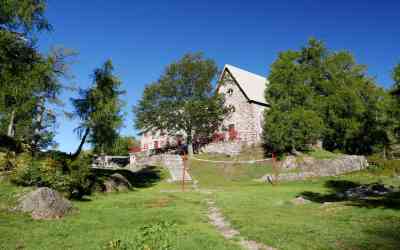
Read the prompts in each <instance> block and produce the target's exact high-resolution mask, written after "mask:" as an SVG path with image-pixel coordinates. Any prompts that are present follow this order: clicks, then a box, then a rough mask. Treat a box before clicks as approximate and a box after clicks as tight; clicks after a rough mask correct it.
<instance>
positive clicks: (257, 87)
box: [219, 64, 268, 105]
mask: <svg viewBox="0 0 400 250" xmlns="http://www.w3.org/2000/svg"><path fill="white" fill-rule="evenodd" d="M225 71H228V72H229V73H230V74H231V75H232V77H233V78H234V80H235V81H236V83H237V84H238V85H239V87H240V88H241V90H242V91H243V92H244V94H245V96H246V97H247V98H248V99H249V101H253V102H258V103H260V104H265V105H268V103H267V101H266V100H265V97H264V92H265V89H266V87H267V84H268V80H267V79H266V78H265V77H262V76H259V75H256V74H254V73H251V72H249V71H246V70H243V69H240V68H238V67H235V66H232V65H229V64H226V65H225V67H224V70H223V71H222V74H221V76H220V79H219V80H221V78H222V77H223V75H224V73H225Z"/></svg>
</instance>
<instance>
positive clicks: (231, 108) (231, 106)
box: [228, 105, 236, 112]
mask: <svg viewBox="0 0 400 250" xmlns="http://www.w3.org/2000/svg"><path fill="white" fill-rule="evenodd" d="M228 109H230V111H231V112H235V111H236V109H235V106H233V105H228Z"/></svg>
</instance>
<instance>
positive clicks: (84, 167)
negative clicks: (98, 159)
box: [66, 155, 94, 199]
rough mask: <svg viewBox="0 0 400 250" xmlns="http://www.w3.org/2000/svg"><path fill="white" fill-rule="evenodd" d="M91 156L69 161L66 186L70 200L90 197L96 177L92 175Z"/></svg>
mask: <svg viewBox="0 0 400 250" xmlns="http://www.w3.org/2000/svg"><path fill="white" fill-rule="evenodd" d="M91 161H92V160H91V156H89V155H84V156H80V157H78V159H76V160H73V161H71V160H69V161H67V162H68V163H67V167H68V176H67V178H66V184H67V187H68V190H67V191H68V194H69V197H70V198H74V199H80V198H82V197H83V196H84V195H90V194H91V190H92V187H93V185H94V176H93V175H92V173H91V167H90V165H91Z"/></svg>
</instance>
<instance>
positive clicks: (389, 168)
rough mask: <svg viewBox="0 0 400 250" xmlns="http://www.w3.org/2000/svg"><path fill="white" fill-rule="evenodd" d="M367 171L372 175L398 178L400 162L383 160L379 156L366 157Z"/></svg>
mask: <svg viewBox="0 0 400 250" xmlns="http://www.w3.org/2000/svg"><path fill="white" fill-rule="evenodd" d="M368 163H369V166H368V170H369V171H370V172H372V173H374V174H380V175H389V176H393V177H395V176H399V175H400V161H399V160H388V159H383V158H382V156H381V155H379V154H374V155H371V156H369V157H368Z"/></svg>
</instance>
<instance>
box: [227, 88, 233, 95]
mask: <svg viewBox="0 0 400 250" xmlns="http://www.w3.org/2000/svg"><path fill="white" fill-rule="evenodd" d="M226 93H227V94H228V96H232V94H233V89H232V88H229V89H228V91H226Z"/></svg>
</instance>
